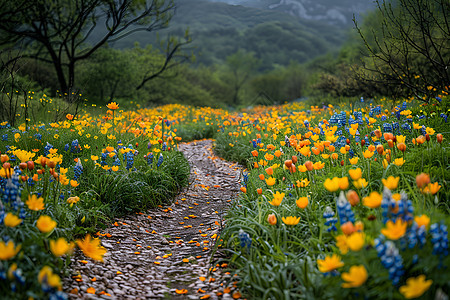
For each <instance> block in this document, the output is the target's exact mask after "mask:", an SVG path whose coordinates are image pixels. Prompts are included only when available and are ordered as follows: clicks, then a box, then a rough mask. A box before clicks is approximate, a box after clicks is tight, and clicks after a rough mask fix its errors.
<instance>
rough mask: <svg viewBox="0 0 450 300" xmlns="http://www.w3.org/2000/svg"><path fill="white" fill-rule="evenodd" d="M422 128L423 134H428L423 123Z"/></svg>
mask: <svg viewBox="0 0 450 300" xmlns="http://www.w3.org/2000/svg"><path fill="white" fill-rule="evenodd" d="M421 130H422V135H425V134H427V127H426V126H425V125H422V128H421Z"/></svg>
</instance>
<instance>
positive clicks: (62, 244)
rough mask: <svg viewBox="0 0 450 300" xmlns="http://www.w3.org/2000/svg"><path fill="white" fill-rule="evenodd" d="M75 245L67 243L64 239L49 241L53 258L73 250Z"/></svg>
mask: <svg viewBox="0 0 450 300" xmlns="http://www.w3.org/2000/svg"><path fill="white" fill-rule="evenodd" d="M73 247H75V245H74V244H73V243H67V242H66V240H65V239H64V238H59V239H57V240H56V241H53V240H51V241H50V250H51V251H52V253H53V255H54V256H62V255H64V254H66V253H68V252H71V251H72V250H73Z"/></svg>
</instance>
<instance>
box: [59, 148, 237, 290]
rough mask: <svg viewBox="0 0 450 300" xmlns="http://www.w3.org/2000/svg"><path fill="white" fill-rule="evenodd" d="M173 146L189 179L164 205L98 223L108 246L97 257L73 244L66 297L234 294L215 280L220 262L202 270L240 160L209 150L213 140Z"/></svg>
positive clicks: (234, 186)
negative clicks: (100, 259) (229, 159)
mask: <svg viewBox="0 0 450 300" xmlns="http://www.w3.org/2000/svg"><path fill="white" fill-rule="evenodd" d="M179 150H180V151H182V152H183V154H184V155H185V157H186V158H187V159H188V160H189V163H190V166H191V178H190V181H191V182H192V183H191V184H190V186H189V187H188V188H186V189H185V190H184V191H183V192H182V193H181V194H179V195H178V196H177V198H176V199H175V201H174V203H172V204H171V205H170V206H165V207H160V208H157V209H152V210H149V211H147V212H145V213H137V214H135V215H129V216H127V217H125V218H120V219H116V220H115V222H114V224H112V226H111V227H109V228H107V229H106V230H104V231H101V232H100V238H101V240H102V245H103V246H104V247H105V248H106V249H107V250H108V252H107V254H106V255H105V257H104V262H103V263H101V262H96V261H93V260H89V259H86V258H85V257H84V256H82V255H81V254H80V253H79V252H77V253H76V254H75V255H73V257H72V261H73V262H72V266H71V267H72V269H71V274H72V275H71V277H69V278H66V279H65V281H64V290H65V291H66V292H68V293H69V296H70V298H71V299H159V298H166V299H217V298H218V297H219V296H220V297H221V298H223V299H231V298H232V296H235V297H237V296H238V295H239V294H238V292H236V291H234V290H233V288H232V287H231V288H229V287H226V289H225V286H223V284H221V279H225V278H226V277H227V276H231V275H230V274H227V273H226V272H224V271H222V268H221V266H214V267H213V268H211V271H212V273H211V274H212V275H211V276H208V272H209V271H210V267H211V265H210V256H211V249H212V248H213V246H214V243H215V240H216V238H217V236H218V234H219V230H220V228H221V226H222V225H223V220H222V219H223V215H224V214H225V211H226V209H227V206H228V204H229V202H231V201H232V199H233V198H234V197H236V195H237V193H238V192H239V187H240V185H239V183H238V180H239V175H240V168H239V167H238V166H237V165H236V164H233V163H230V162H227V161H224V160H222V159H220V158H218V157H217V156H215V155H214V153H213V150H212V141H211V140H203V141H195V142H191V143H184V144H181V145H180V146H179ZM223 267H224V266H223ZM202 277H204V278H202ZM224 289H225V291H224ZM177 292H178V293H180V292H181V293H184V292H186V293H185V294H178V293H177ZM233 293H234V294H233ZM208 295H209V296H208ZM202 297H203V298H202Z"/></svg>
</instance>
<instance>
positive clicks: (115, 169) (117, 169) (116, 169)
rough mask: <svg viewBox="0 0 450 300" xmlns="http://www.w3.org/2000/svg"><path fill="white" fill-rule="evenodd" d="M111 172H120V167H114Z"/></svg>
mask: <svg viewBox="0 0 450 300" xmlns="http://www.w3.org/2000/svg"><path fill="white" fill-rule="evenodd" d="M111 170H113V171H114V172H117V171H119V166H112V167H111Z"/></svg>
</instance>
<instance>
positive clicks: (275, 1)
mask: <svg viewBox="0 0 450 300" xmlns="http://www.w3.org/2000/svg"><path fill="white" fill-rule="evenodd" d="M209 1H212V2H224V3H228V4H231V5H242V6H247V7H255V8H260V9H269V10H277V11H281V12H285V13H288V14H290V15H292V16H295V17H298V18H301V19H304V20H317V21H324V22H326V23H328V24H333V25H338V26H349V25H351V24H353V23H352V18H353V14H356V15H359V14H361V13H364V12H366V11H368V10H370V9H373V8H375V3H374V0H209Z"/></svg>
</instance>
